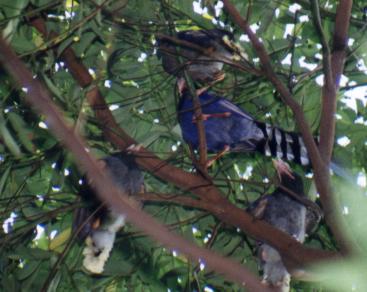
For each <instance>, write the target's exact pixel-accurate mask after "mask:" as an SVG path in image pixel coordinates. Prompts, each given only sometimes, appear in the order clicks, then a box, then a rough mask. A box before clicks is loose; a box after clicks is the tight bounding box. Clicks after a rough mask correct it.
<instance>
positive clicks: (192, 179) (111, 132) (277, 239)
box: [31, 18, 330, 266]
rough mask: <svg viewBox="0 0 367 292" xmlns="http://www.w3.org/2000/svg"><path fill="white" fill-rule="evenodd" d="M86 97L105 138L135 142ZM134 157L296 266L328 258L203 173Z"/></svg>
mask: <svg viewBox="0 0 367 292" xmlns="http://www.w3.org/2000/svg"><path fill="white" fill-rule="evenodd" d="M31 24H32V25H33V26H34V27H35V28H37V30H39V31H40V32H42V34H43V35H44V36H45V37H47V36H48V33H47V31H46V30H45V25H44V21H43V20H42V19H40V18H38V19H34V20H33V21H32V22H31ZM61 57H62V58H63V59H64V61H65V63H66V65H67V66H68V68H69V71H70V73H71V74H72V75H73V77H74V78H75V80H76V81H77V82H78V83H79V84H80V86H82V87H84V88H85V87H87V86H88V85H90V84H91V83H92V81H93V79H92V77H91V76H90V75H89V73H88V71H87V69H86V68H85V67H84V65H83V64H82V63H81V62H80V60H79V59H77V57H76V56H75V54H74V52H73V50H72V49H71V48H67V49H65V51H64V52H63V53H62V55H61ZM87 98H88V102H89V103H90V105H91V106H92V108H94V110H95V114H96V117H97V119H98V120H99V123H100V126H101V127H102V130H103V132H104V135H105V137H106V139H107V140H108V141H110V142H111V143H112V144H113V145H114V146H115V147H116V148H118V149H122V150H123V149H125V148H126V147H128V146H129V145H131V144H136V142H135V141H134V140H133V139H132V138H131V137H130V136H129V135H127V134H126V132H125V131H124V130H123V129H121V128H120V127H119V125H118V124H117V123H116V121H115V119H114V117H113V116H112V114H111V112H110V111H109V109H108V106H107V105H106V103H105V101H104V99H103V97H102V95H101V93H100V92H99V90H98V88H97V87H94V88H92V89H91V90H89V91H88V93H87ZM136 159H137V162H138V164H139V165H140V166H142V167H143V168H144V169H146V170H147V171H149V172H151V173H152V174H153V175H156V176H157V177H159V178H161V179H163V180H164V181H167V182H170V183H173V184H175V185H176V186H178V187H180V188H182V189H183V190H185V191H190V192H192V193H194V194H196V195H197V196H199V197H200V198H201V199H202V200H204V199H205V200H208V201H209V202H211V204H213V205H216V206H220V207H221V211H220V212H217V210H215V213H213V215H215V216H217V217H218V218H219V219H220V220H223V221H224V222H226V223H227V224H230V225H233V226H236V227H239V228H240V229H241V230H243V231H244V232H245V233H247V234H248V235H250V236H252V237H254V238H256V239H258V240H262V241H264V242H267V243H269V244H271V245H272V246H274V247H275V248H277V249H278V250H279V251H280V252H281V253H282V256H283V257H284V258H289V259H290V260H291V261H292V262H294V263H297V264H298V265H299V266H302V265H303V264H304V263H306V262H312V261H317V260H322V259H327V258H330V254H329V253H327V252H323V251H318V250H313V249H306V248H304V247H303V246H302V245H301V244H300V243H299V242H297V241H296V240H294V239H293V238H292V237H290V236H289V235H286V234H284V233H283V232H281V231H279V230H277V229H275V228H273V227H271V226H270V225H269V224H266V223H265V222H260V221H254V220H253V218H252V216H250V215H249V214H247V213H246V212H244V211H243V210H241V209H239V208H237V207H236V206H234V205H233V204H231V203H230V202H229V201H228V200H226V199H225V198H223V197H222V195H221V193H220V192H219V191H218V189H217V188H215V187H214V186H213V185H212V184H208V182H207V181H206V180H205V179H203V178H202V177H200V176H196V175H193V174H191V173H187V172H185V171H183V170H181V169H178V168H176V167H174V166H172V165H169V164H168V163H166V162H165V161H162V160H160V159H159V158H158V157H157V156H155V155H154V154H153V153H151V152H149V151H147V150H145V149H144V148H142V150H141V151H139V152H138V153H136ZM226 212H228V214H226Z"/></svg>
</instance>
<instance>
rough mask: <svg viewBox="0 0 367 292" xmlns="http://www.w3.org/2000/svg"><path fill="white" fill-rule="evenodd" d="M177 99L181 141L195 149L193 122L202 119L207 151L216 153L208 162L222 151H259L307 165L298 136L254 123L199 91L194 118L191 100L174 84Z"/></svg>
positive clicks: (222, 101)
mask: <svg viewBox="0 0 367 292" xmlns="http://www.w3.org/2000/svg"><path fill="white" fill-rule="evenodd" d="M178 86H179V91H180V93H181V98H180V101H179V104H178V108H177V114H178V121H179V124H180V127H181V130H182V136H183V139H184V140H185V141H186V143H188V144H189V145H191V147H193V148H194V149H198V147H199V134H198V130H197V125H196V122H197V120H198V119H202V120H203V123H204V128H205V135H206V143H207V150H208V151H209V152H213V153H217V156H216V157H215V158H214V159H212V160H209V161H208V163H207V166H209V165H210V164H211V163H212V162H213V160H215V159H218V158H219V157H221V156H222V155H223V154H224V153H226V152H229V151H231V152H255V151H256V152H260V153H262V154H264V155H267V156H273V157H277V158H280V159H285V160H289V161H293V162H295V163H298V164H301V165H309V164H310V160H309V157H308V154H307V150H306V147H305V145H304V142H303V139H302V137H301V136H300V135H298V134H296V133H293V132H286V131H284V130H282V129H280V128H277V127H273V126H271V125H269V124H266V123H263V122H259V121H256V120H255V119H254V118H253V117H252V116H250V115H249V114H248V113H246V112H245V111H243V110H242V109H241V108H239V107H238V106H236V105H235V104H233V103H231V102H230V101H229V100H227V99H225V98H223V97H221V96H217V95H214V94H212V93H209V92H208V91H204V92H202V93H201V94H200V95H199V96H198V99H199V101H200V104H201V110H202V116H201V117H195V115H194V109H193V100H192V97H191V95H190V93H189V91H188V90H187V88H185V86H184V85H182V82H178Z"/></svg>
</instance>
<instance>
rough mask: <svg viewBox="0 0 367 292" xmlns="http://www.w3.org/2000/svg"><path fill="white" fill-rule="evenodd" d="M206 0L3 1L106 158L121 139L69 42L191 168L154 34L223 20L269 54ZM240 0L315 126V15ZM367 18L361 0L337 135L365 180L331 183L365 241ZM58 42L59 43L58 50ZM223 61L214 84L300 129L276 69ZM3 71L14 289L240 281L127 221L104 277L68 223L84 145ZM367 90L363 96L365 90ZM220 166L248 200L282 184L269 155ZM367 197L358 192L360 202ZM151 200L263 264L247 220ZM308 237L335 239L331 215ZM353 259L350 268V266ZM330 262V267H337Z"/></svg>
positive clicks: (207, 238)
mask: <svg viewBox="0 0 367 292" xmlns="http://www.w3.org/2000/svg"><path fill="white" fill-rule="evenodd" d="M195 3H196V4H195ZM195 3H194V4H195V5H194V6H193V2H192V1H174V0H171V1H169V0H167V1H163V0H162V1H153V0H150V1H143V0H129V1H117V2H114V1H104V2H101V1H99V2H94V1H47V0H41V1H36V0H35V1H27V0H16V1H14V0H13V1H6V0H2V1H1V4H0V25H1V28H2V31H3V36H4V37H6V38H7V39H8V41H9V42H10V44H11V45H12V47H13V48H14V49H15V50H16V52H17V53H18V55H19V56H21V58H22V60H23V61H24V62H25V63H26V64H27V66H28V68H29V69H31V70H32V72H33V74H34V75H35V76H36V78H37V79H39V80H42V81H43V83H44V84H45V85H46V86H47V87H48V89H49V90H50V91H51V92H52V94H53V96H54V101H55V102H56V103H57V105H58V106H59V107H61V108H62V109H63V111H64V113H65V114H66V117H67V119H68V121H69V123H70V124H71V125H73V126H75V128H76V129H77V130H78V131H81V132H82V133H83V135H84V137H85V139H86V140H87V141H88V145H89V147H90V149H91V151H92V152H93V153H94V154H95V155H96V156H98V157H102V156H105V155H107V154H108V153H110V152H113V151H114V150H115V149H113V147H112V146H111V145H110V144H109V143H107V142H106V141H105V140H104V138H103V136H102V133H101V131H100V129H99V128H98V127H97V121H96V120H95V117H94V114H93V112H92V110H91V109H90V108H89V106H88V104H87V103H86V101H85V93H86V91H87V90H88V88H87V89H81V88H80V86H79V85H78V84H77V83H76V81H75V80H74V79H73V78H72V77H71V75H70V74H69V72H68V69H67V68H66V67H65V64H64V63H63V62H61V61H60V59H59V57H60V54H61V52H62V51H63V50H64V49H65V48H67V47H69V46H71V47H72V48H73V49H74V51H75V52H76V54H77V56H78V57H79V58H80V59H81V60H82V62H83V64H84V65H85V66H86V67H87V68H89V72H90V74H91V75H92V76H93V78H94V80H95V84H96V85H98V87H99V88H100V90H101V91H102V93H103V95H104V96H105V97H106V101H107V102H108V104H109V105H110V110H111V111H112V112H113V115H114V117H115V118H116V120H117V122H118V123H119V125H120V126H121V127H122V128H123V129H125V130H126V131H127V132H128V133H129V134H130V135H131V136H132V137H134V138H135V139H136V140H137V141H139V143H142V144H143V145H144V146H146V147H147V148H149V149H150V150H151V151H153V152H154V153H156V154H157V155H158V156H159V157H161V158H162V159H165V160H167V161H169V163H171V164H174V165H176V166H177V167H179V168H182V169H185V170H187V171H193V168H192V163H191V160H190V159H189V152H188V148H187V146H186V145H184V143H183V141H182V138H181V136H180V131H179V127H178V125H177V120H176V113H175V107H176V103H177V93H176V92H175V91H176V90H175V86H174V84H175V80H174V78H172V77H171V76H168V75H167V74H166V73H165V72H164V71H163V68H162V66H161V63H160V60H159V59H158V58H157V55H156V47H155V37H154V36H155V34H156V33H165V34H171V33H172V32H173V31H174V30H184V29H196V28H199V27H200V28H213V27H222V26H224V27H225V28H227V29H230V30H232V29H233V32H234V34H235V38H236V39H237V40H239V43H240V44H241V45H242V46H243V48H244V49H245V51H246V53H247V54H248V56H249V60H250V61H251V62H253V64H254V66H256V67H258V66H259V60H258V58H257V56H256V52H255V51H254V50H253V49H252V47H251V45H250V43H249V42H248V41H247V40H246V38H245V37H244V36H242V35H243V33H242V32H241V31H240V30H239V29H238V28H237V27H236V26H235V25H234V24H233V23H232V22H231V19H230V17H229V16H228V15H226V14H225V13H224V12H223V11H220V12H219V9H218V7H220V3H219V4H218V3H217V2H215V1H201V2H195ZM232 3H234V4H236V7H237V9H238V10H239V11H240V12H241V15H247V16H248V20H249V22H250V24H252V28H253V29H254V30H256V34H257V35H258V36H259V37H261V39H262V40H263V42H264V44H265V46H266V48H267V50H268V52H269V54H270V56H271V58H272V61H273V65H274V68H275V71H276V73H277V74H278V76H279V77H280V78H281V79H282V80H283V81H284V82H285V83H286V84H287V85H288V87H289V89H290V90H291V91H292V92H293V94H294V96H295V98H296V100H297V101H298V102H299V103H300V104H302V107H303V110H304V112H305V114H306V118H307V121H308V122H309V124H310V125H311V127H312V130H313V133H314V134H315V135H317V134H318V127H319V120H320V115H321V99H320V96H321V86H320V85H319V84H320V76H321V75H322V61H321V48H320V40H319V36H318V34H317V32H316V30H315V28H314V25H313V23H312V13H311V11H310V5H309V3H308V1H254V2H252V1H242V0H241V1H232ZM295 3H297V4H298V5H299V6H295ZM193 7H196V11H198V10H200V9H198V7H201V9H202V11H201V14H199V13H197V12H195V11H194V9H193ZM215 7H217V9H218V11H217V10H216V8H215ZM295 8H298V10H297V9H295ZM296 10H297V12H295V11H296ZM335 10H336V4H335V3H329V1H320V12H321V16H322V23H323V29H324V32H325V33H326V37H327V39H329V40H330V39H331V37H332V34H333V27H334V19H335ZM216 11H217V12H216ZM35 14H36V15H42V16H46V17H47V21H46V24H47V30H48V31H55V32H57V33H58V34H59V37H57V38H54V39H52V41H49V42H45V41H44V39H43V38H42V36H41V35H40V34H39V33H38V32H37V31H36V30H35V29H34V28H33V27H32V26H31V25H30V23H29V17H31V16H33V15H35ZM366 26H367V23H366V7H365V3H364V1H362V0H360V1H354V4H353V9H352V19H351V21H350V30H349V36H350V41H349V48H348V56H347V60H346V64H345V70H344V77H343V78H342V85H341V89H340V93H339V95H338V105H337V132H336V141H338V143H336V145H335V148H334V159H335V160H336V161H338V163H340V164H341V165H342V166H343V167H345V168H347V169H348V170H350V172H351V173H352V175H353V176H354V177H355V178H356V179H355V180H356V181H355V182H357V181H358V182H359V185H360V186H359V187H357V189H356V190H354V189H353V191H352V190H351V188H350V187H347V188H342V187H339V186H341V185H342V186H343V185H345V184H346V182H345V181H344V180H341V179H340V178H338V177H335V176H334V177H333V185H334V186H335V189H336V190H337V193H338V195H339V197H340V201H341V202H342V206H343V209H342V210H340V211H341V213H344V215H346V216H344V217H347V218H348V219H350V220H351V221H347V224H348V225H346V226H347V228H348V227H349V226H354V227H356V226H357V227H358V226H360V228H361V229H359V228H357V227H356V228H354V229H353V230H351V234H352V236H356V234H358V235H360V237H358V242H359V244H360V245H361V246H362V250H363V251H364V252H365V251H366V241H365V238H364V236H363V235H362V230H363V227H364V226H366V225H364V224H363V222H364V221H363V213H362V212H361V211H360V210H361V209H362V206H365V205H366V202H365V195H366V189H365V187H366V175H365V173H366V165H367V156H366V154H365V153H366V151H365V150H366V145H367V140H366V125H367V122H366V121H367V111H366V107H365V105H366V100H365V97H366V89H365V88H366V87H362V86H363V85H366V83H367V77H366V74H367V68H366V66H365V63H366V51H367V39H366V35H365V34H366ZM55 48H56V52H55V51H54V50H52V49H55ZM0 70H2V69H0ZM225 72H226V79H225V80H224V81H223V82H221V83H219V84H217V85H216V86H215V88H214V89H213V90H215V91H216V92H217V93H220V94H222V95H224V96H226V97H227V98H229V99H230V100H232V101H233V102H235V103H236V104H238V105H240V106H241V107H242V108H244V109H246V111H248V112H249V113H251V114H252V115H253V116H255V117H256V118H257V119H258V120H261V121H266V122H269V123H271V124H274V125H278V126H280V127H282V128H284V129H286V130H291V131H297V128H296V126H295V122H294V118H293V115H292V113H291V111H290V110H289V108H287V107H286V106H285V105H284V104H283V102H282V101H281V100H280V98H279V96H278V94H277V93H276V92H275V90H274V88H273V86H272V85H271V84H270V83H269V82H268V81H266V79H265V77H263V76H255V75H251V74H249V73H247V72H243V71H240V70H238V69H236V68H233V67H230V66H226V67H225ZM0 73H1V74H0V78H1V82H0V92H1V112H0V132H1V137H2V140H1V142H2V143H1V145H0V154H1V164H0V174H1V178H0V196H1V197H0V220H1V222H4V228H3V230H1V231H0V236H1V243H0V244H1V257H0V280H1V285H2V289H3V290H4V291H30V290H31V291H33V290H34V291H38V290H40V289H42V288H44V289H49V290H50V291H56V290H57V291H64V290H73V291H74V290H75V291H85V290H93V291H98V290H103V291H105V290H107V291H125V290H129V291H130V290H132V291H135V290H137V291H164V290H167V289H170V290H171V291H211V290H210V289H212V290H215V291H232V290H233V291H236V290H238V289H240V288H239V286H238V285H236V284H233V283H231V282H228V281H226V280H225V279H224V278H222V277H220V276H218V275H216V274H215V273H213V272H210V271H207V270H206V269H205V267H204V266H203V265H200V264H197V263H191V262H189V261H187V260H186V259H185V257H183V256H181V255H177V254H176V253H171V252H168V251H167V250H165V249H164V248H162V247H160V246H157V245H156V244H154V243H153V242H152V241H150V240H149V239H148V238H146V237H145V236H143V235H142V234H139V233H138V232H137V231H136V230H135V229H134V227H133V226H130V225H128V226H127V227H125V228H124V230H123V232H120V233H119V236H118V239H117V243H116V246H115V248H114V250H113V253H112V256H111V257H110V260H109V262H108V264H107V266H106V270H105V272H104V273H103V275H101V276H98V277H96V276H94V277H92V276H91V275H89V274H88V273H86V271H84V270H83V269H82V266H81V259H82V255H81V251H82V248H83V245H82V244H81V243H78V242H76V241H75V239H74V237H73V236H71V229H70V227H71V220H72V213H73V210H75V208H78V207H79V206H80V205H81V202H80V201H79V199H78V195H77V189H78V180H79V178H80V174H79V173H78V171H77V170H76V168H75V166H74V164H73V159H72V157H71V156H70V155H69V154H68V153H67V152H66V151H65V150H64V149H63V146H62V145H61V144H60V143H59V141H57V140H56V139H55V138H54V137H53V136H52V135H51V134H49V132H48V131H47V129H46V126H45V124H44V123H43V117H42V116H38V115H36V114H34V113H33V112H32V111H31V110H30V108H29V107H28V105H27V104H25V103H24V100H23V98H22V96H23V94H24V92H22V90H19V89H17V88H16V87H15V86H14V84H13V83H12V81H11V79H10V78H9V77H8V76H7V75H6V74H5V72H4V71H0ZM352 90H353V92H354V95H353V94H351V91H352ZM363 90H364V91H363ZM356 94H359V95H357V98H355V96H356ZM351 96H354V98H351ZM352 103H355V106H354V108H351V107H350V106H351V104H352ZM345 137H347V139H346V138H345ZM340 138H341V139H340ZM347 142H349V143H347ZM296 170H297V171H298V172H300V173H306V174H308V175H307V177H305V182H306V188H307V190H309V195H310V197H312V198H314V199H316V200H317V194H316V192H315V190H314V187H313V186H312V180H311V179H310V178H311V177H312V175H311V174H310V173H309V171H305V170H303V169H301V168H297V167H296ZM210 175H211V176H212V177H213V179H214V182H215V184H216V185H217V186H218V188H220V190H221V191H222V192H223V194H225V195H226V196H227V197H228V198H229V200H230V201H231V202H232V203H234V204H236V205H237V206H240V207H243V208H245V207H246V206H247V205H248V204H249V202H251V201H253V200H254V199H256V198H257V197H259V196H260V195H263V194H265V193H270V192H271V191H272V190H273V189H274V181H275V177H274V170H273V168H272V166H271V163H270V160H269V159H267V158H263V157H260V156H258V155H238V154H236V155H235V154H231V155H227V156H225V157H224V158H223V159H222V160H220V161H219V162H217V163H216V164H215V165H214V167H213V168H212V169H210ZM357 178H358V179H357ZM145 182H146V188H147V190H148V191H149V192H154V193H175V194H182V193H183V191H182V190H180V189H178V188H176V187H174V186H173V185H170V184H167V183H165V182H163V181H161V180H159V179H157V178H155V177H154V176H153V175H151V174H149V173H146V174H145ZM353 195H354V197H353ZM349 197H352V200H349ZM355 197H357V198H358V200H357V202H358V203H355V200H354V199H355ZM353 198H354V199H353ZM144 209H145V210H146V211H147V212H149V213H150V214H152V215H153V216H154V217H156V218H157V219H159V220H160V221H161V222H164V223H165V224H167V225H169V226H171V227H172V229H173V230H175V231H177V232H179V233H180V234H182V235H183V236H185V237H186V238H188V239H191V240H192V241H193V242H195V243H196V244H198V245H200V246H206V247H208V248H211V249H213V250H216V251H219V252H220V253H221V254H223V255H226V256H228V257H232V258H234V259H236V260H237V261H239V262H241V263H243V264H244V265H246V266H247V267H249V268H250V269H251V270H252V271H253V273H254V274H256V273H257V260H256V242H255V241H254V240H252V239H251V238H249V237H247V236H246V235H245V234H243V233H242V232H239V230H238V229H236V228H234V227H232V226H227V225H225V224H223V223H222V222H220V221H219V220H218V219H216V218H215V217H213V216H212V215H210V214H209V213H207V212H204V211H201V210H197V209H194V208H184V207H181V206H177V205H172V204H168V203H167V204H164V203H159V204H158V203H157V204H153V203H147V204H146V205H145V207H144ZM351 215H353V216H351ZM11 218H12V219H11ZM348 230H349V228H348ZM306 245H309V246H314V247H319V248H322V249H326V250H335V249H336V245H335V241H334V239H333V237H332V235H331V233H330V232H329V229H328V228H327V226H326V225H325V224H324V223H323V222H322V224H321V225H320V226H319V228H318V230H317V232H316V233H315V234H313V235H312V236H311V237H310V238H308V240H307V242H306ZM359 265H361V268H360V271H362V270H363V269H364V270H365V269H366V268H367V267H366V264H364V263H359ZM353 267H355V265H353ZM358 267H359V266H358ZM347 268H348V269H351V266H347ZM326 271H330V267H327V268H326ZM356 274H357V275H358V271H357V273H356ZM335 275H338V274H337V272H335ZM344 276H345V275H344ZM357 278H358V277H357ZM347 280H350V281H347ZM45 283H47V285H46V286H48V287H46V286H45ZM330 283H335V279H333V280H328V281H323V282H321V283H320V282H317V283H313V282H301V281H294V282H292V288H293V289H295V290H296V291H311V290H312V291H314V290H315V289H316V291H324V290H325V285H328V284H330ZM343 283H344V284H345V285H348V286H347V287H356V289H362V290H360V291H363V287H364V286H363V285H362V284H358V285H357V284H356V283H361V281H360V282H358V281H357V280H356V279H355V278H352V277H351V278H350V279H349V278H348V279H344V278H343ZM362 283H363V281H362ZM353 285H354V286H353ZM364 285H365V283H364ZM361 287H362V288H361ZM343 289H344V287H343ZM342 291H343V290H342ZM344 291H345V290H344Z"/></svg>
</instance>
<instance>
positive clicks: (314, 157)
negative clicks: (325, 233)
mask: <svg viewBox="0 0 367 292" xmlns="http://www.w3.org/2000/svg"><path fill="white" fill-rule="evenodd" d="M223 3H224V8H225V9H226V11H227V12H228V14H229V15H231V17H232V18H233V20H234V21H235V23H236V24H237V25H238V26H239V27H241V28H242V30H243V31H244V32H245V33H246V34H247V36H248V37H249V39H250V41H251V43H252V46H253V47H254V49H255V51H256V52H257V54H258V56H259V59H260V62H261V64H262V68H263V72H264V75H265V76H266V77H267V78H268V80H269V81H270V82H271V83H272V84H273V85H274V87H275V88H276V90H277V91H278V92H279V94H280V96H281V98H282V100H283V101H284V103H285V104H287V105H288V106H289V107H290V108H291V109H292V111H293V114H294V117H295V119H296V122H297V125H298V127H299V130H300V131H301V133H302V137H303V140H304V142H305V145H306V148H307V151H308V154H309V156H310V158H311V162H312V166H313V169H314V172H315V183H316V187H317V190H318V192H319V193H320V199H321V203H322V206H323V210H324V215H325V220H326V222H327V224H328V226H329V227H330V229H331V230H332V232H333V234H334V236H335V238H336V240H337V242H338V243H339V245H340V247H341V249H342V250H343V251H349V250H350V247H351V246H354V245H352V243H351V242H350V241H349V240H348V239H346V238H345V236H344V234H343V233H342V231H341V230H340V229H339V227H338V226H339V224H338V221H339V217H338V213H337V211H338V210H339V209H338V208H337V207H336V203H335V200H334V197H333V193H332V190H331V187H330V175H329V169H328V166H327V165H326V164H325V163H324V161H323V160H322V158H321V155H320V152H319V151H318V149H317V146H316V144H315V141H314V139H313V137H312V134H311V129H310V127H309V125H308V124H307V122H306V119H305V116H304V113H303V110H302V108H301V106H300V105H299V104H298V103H297V102H296V101H295V100H294V98H293V96H292V94H291V93H290V92H289V90H288V89H287V87H286V86H285V85H284V84H283V82H282V81H281V80H280V79H279V78H278V76H277V75H276V74H275V72H274V70H273V68H272V65H271V60H270V58H269V55H268V53H267V52H266V49H265V47H264V45H263V43H262V42H261V41H260V40H259V39H258V38H257V36H256V35H255V34H254V33H253V32H252V30H251V28H250V26H249V25H248V23H247V21H246V20H244V19H243V18H242V17H241V15H240V14H239V12H238V11H237V10H236V8H235V7H234V6H233V4H232V3H231V2H230V1H229V0H223Z"/></svg>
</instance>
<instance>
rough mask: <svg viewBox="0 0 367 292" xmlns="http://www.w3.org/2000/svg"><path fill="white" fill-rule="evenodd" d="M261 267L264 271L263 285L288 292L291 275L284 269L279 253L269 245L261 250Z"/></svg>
mask: <svg viewBox="0 0 367 292" xmlns="http://www.w3.org/2000/svg"><path fill="white" fill-rule="evenodd" d="M260 259H261V267H262V270H263V273H264V275H263V283H264V284H266V285H269V286H271V287H274V288H276V291H279V292H288V291H289V287H290V286H289V285H290V280H291V277H290V274H289V273H288V271H287V269H286V268H285V267H284V265H283V262H282V259H281V257H280V255H279V253H278V252H277V251H276V250H275V249H274V248H272V247H271V246H269V245H267V244H263V245H262V246H261V248H260Z"/></svg>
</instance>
